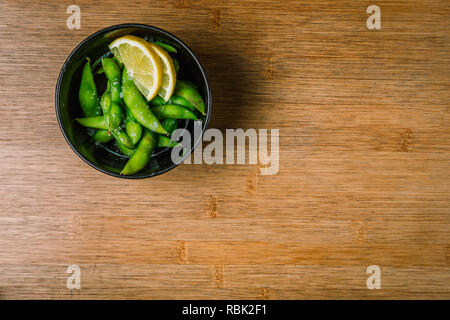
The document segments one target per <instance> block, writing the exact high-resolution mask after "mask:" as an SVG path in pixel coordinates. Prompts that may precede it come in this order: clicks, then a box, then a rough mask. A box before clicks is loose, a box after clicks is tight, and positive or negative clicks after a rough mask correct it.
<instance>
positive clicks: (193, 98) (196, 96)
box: [174, 80, 205, 115]
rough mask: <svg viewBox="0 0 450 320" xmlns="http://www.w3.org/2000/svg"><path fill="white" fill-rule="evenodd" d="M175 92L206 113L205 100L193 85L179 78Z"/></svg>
mask: <svg viewBox="0 0 450 320" xmlns="http://www.w3.org/2000/svg"><path fill="white" fill-rule="evenodd" d="M174 94H175V95H177V96H180V97H183V98H184V99H186V100H187V101H189V102H190V103H191V104H192V105H194V107H195V108H196V109H197V110H198V111H200V112H201V113H202V114H203V115H204V114H205V103H204V102H203V99H202V96H201V95H200V93H199V92H198V91H197V89H196V88H195V87H194V86H193V85H191V84H189V83H187V82H184V81H181V80H177V84H176V86H175V91H174Z"/></svg>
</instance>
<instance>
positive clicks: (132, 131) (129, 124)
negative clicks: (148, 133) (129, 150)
mask: <svg viewBox="0 0 450 320" xmlns="http://www.w3.org/2000/svg"><path fill="white" fill-rule="evenodd" d="M126 109H127V117H126V119H125V130H126V132H127V134H128V136H129V137H130V138H131V141H132V142H133V144H136V143H138V142H139V140H140V139H141V136H142V126H141V125H140V124H139V122H137V121H136V119H134V117H133V115H132V114H131V111H130V109H128V108H126Z"/></svg>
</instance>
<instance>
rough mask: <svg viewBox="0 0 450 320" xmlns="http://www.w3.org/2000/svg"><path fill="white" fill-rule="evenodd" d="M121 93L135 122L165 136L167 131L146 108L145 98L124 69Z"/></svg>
mask: <svg viewBox="0 0 450 320" xmlns="http://www.w3.org/2000/svg"><path fill="white" fill-rule="evenodd" d="M122 91H123V100H124V101H125V104H126V105H127V107H128V108H129V109H130V112H131V114H132V115H133V117H134V118H135V119H136V121H137V122H139V123H140V124H141V125H142V126H143V127H145V128H147V129H149V130H150V131H153V132H156V133H161V134H167V131H166V130H165V129H164V128H163V126H162V125H161V123H160V122H159V120H158V119H157V118H156V117H155V115H154V114H153V112H152V111H151V110H150V109H149V107H148V106H147V102H146V100H145V98H144V97H143V96H142V94H141V93H140V92H139V90H138V88H136V85H135V84H134V82H133V79H132V78H131V77H130V76H129V75H128V72H127V71H126V69H125V68H124V69H123V73H122Z"/></svg>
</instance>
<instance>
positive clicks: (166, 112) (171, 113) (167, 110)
mask: <svg viewBox="0 0 450 320" xmlns="http://www.w3.org/2000/svg"><path fill="white" fill-rule="evenodd" d="M151 109H152V112H153V113H154V114H155V115H156V117H158V119H167V118H170V119H190V120H198V119H197V116H196V115H195V114H194V113H193V112H192V111H191V110H189V109H186V108H184V107H182V106H179V105H176V104H165V105H162V106H156V107H152V108H151Z"/></svg>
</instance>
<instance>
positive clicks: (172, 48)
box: [153, 41, 177, 53]
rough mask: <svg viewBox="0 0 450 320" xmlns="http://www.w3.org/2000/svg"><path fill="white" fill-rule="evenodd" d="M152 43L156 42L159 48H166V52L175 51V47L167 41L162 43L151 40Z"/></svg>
mask: <svg viewBox="0 0 450 320" xmlns="http://www.w3.org/2000/svg"><path fill="white" fill-rule="evenodd" d="M153 43H154V44H157V45H158V46H160V47H161V48H163V49H164V50H166V51H167V52H171V53H177V49H175V48H174V47H172V46H171V45H170V44H167V43H162V42H159V41H155V42H153Z"/></svg>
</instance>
